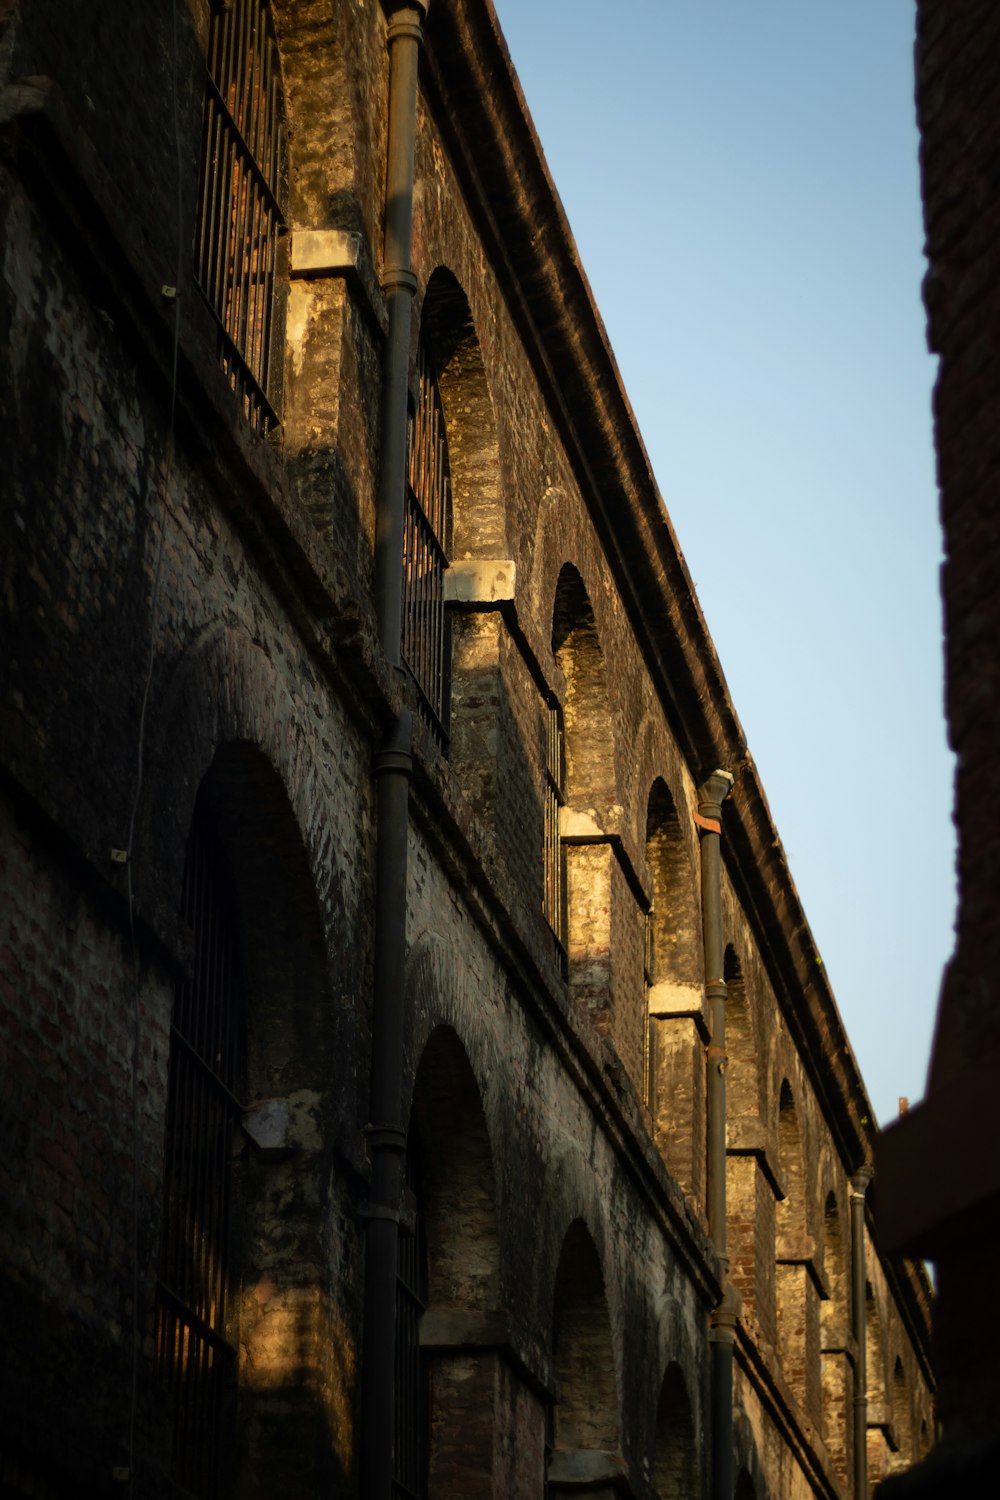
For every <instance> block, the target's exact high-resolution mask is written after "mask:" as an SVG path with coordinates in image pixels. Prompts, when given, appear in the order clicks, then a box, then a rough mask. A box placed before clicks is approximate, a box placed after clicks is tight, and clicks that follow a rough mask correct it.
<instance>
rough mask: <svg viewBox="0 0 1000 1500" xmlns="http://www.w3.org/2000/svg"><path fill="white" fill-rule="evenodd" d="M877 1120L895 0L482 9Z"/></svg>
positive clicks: (929, 895)
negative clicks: (516, 85)
mask: <svg viewBox="0 0 1000 1500" xmlns="http://www.w3.org/2000/svg"><path fill="white" fill-rule="evenodd" d="M495 3H496V8H497V12H498V15H499V17H500V23H501V25H502V27H503V29H504V33H505V35H506V37H507V41H508V45H509V47H510V51H511V55H512V57H513V60H514V65H515V67H516V69H517V72H518V75H519V77H520V79H521V83H522V86H523V88H524V92H525V95H526V97H527V100H528V105H529V108H530V109H531V112H532V115H533V117H534V120H535V124H536V126H537V128H538V132H539V135H540V137H541V140H542V144H543V147H544V149H545V153H546V156H547V159H548V163H549V167H550V169H551V171H552V175H553V177H554V179H555V183H556V186H557V188H558V189H559V192H560V194H561V196H562V200H563V203H564V205H565V207H566V211H567V214H568V216H569V221H570V224H571V225H572V227H573V231H574V234H575V235H576V239H577V242H578V244H579V247H580V251H581V255H582V257H583V262H584V265H585V267H586V270H587V274H588V276H589V278H590V283H591V286H592V287H593V291H594V296H595V298H596V301H597V305H598V307H599V308H600V310H601V313H602V315H603V317H604V321H605V324H606V327H607V330H608V334H609V337H610V340H611V344H612V347H613V349H614V351H615V355H616V357H617V360H618V364H619V367H620V369H621V372H622V376H623V379H624V382H625V387H626V389H627V391H628V393H629V396H630V397H631V400H632V404H633V407H634V410H635V413H636V416H637V418H638V422H639V427H640V429H641V431H642V434H643V437H644V439H645V442H646V446H647V449H648V451H649V454H650V457H651V460H652V463H653V468H654V470H655V473H656V476H657V480H658V482H659V486H660V490H661V492H662V494H663V497H664V500H665V503H666V505H667V508H668V510H669V512H670V514H671V516H672V518H673V522H674V525H675V527H676V530H677V534H678V537H679V539H680V544H681V546H682V548H683V549H684V552H685V555H686V557H687V561H688V565H689V567H690V570H691V574H692V577H693V578H694V580H695V583H696V586H697V590H698V594H699V597H700V599H701V603H702V606H703V608H704V611H705V614H706V617H707V619H708V624H709V628H710V629H711V631H712V634H713V636H714V638H715V642H716V646H717V647H718V651H719V655H720V657H721V660H722V665H723V668H724V670H725V673H726V677H727V679H728V682H729V686H730V689H731V691H732V695H733V699H734V702H735V704H736V708H737V711H738V713H739V715H740V718H741V720H742V722H743V726H744V729H745V730H746V735H747V739H748V742H749V745H750V750H751V753H752V754H753V756H754V758H755V760H756V762H757V765H758V768H759V771H760V775H761V778H762V781H763V784H764V787H765V790H766V792H767V795H768V799H769V801H770V804H771V810H772V813H773V815H774V818H775V821H776V823H777V826H778V829H779V832H780V834H781V837H782V840H783V842H784V845H785V849H786V852H787V854H788V859H789V863H790V866H791V870H792V873H793V876H794V878H795V881H796V884H797V886H798V889H799V894H800V896H801V899H802V902H803V905H804V907H805V910H806V915H807V917H808V919H809V923H810V926H811V927H812V930H813V934H814V936H815V939H816V942H817V944H818V946H819V949H820V952H821V953H822V955H823V957H824V961H825V963H826V967H827V971H828V973H829V975H830V978H831V981H832V984H833V987H834V992H835V994H836V996H837V1002H838V1004H839V1006H840V1010H841V1014H842V1015H843V1018H844V1021H845V1024H846V1027H847V1031H848V1034H849V1036H850V1038H851V1041H852V1043H853V1045H854V1048H855V1051H856V1053H857V1055H858V1059H859V1061H860V1064H861V1068H862V1072H863V1073H864V1077H865V1081H866V1084H867V1086H868V1090H869V1093H870V1094H871V1097H872V1101H873V1103H874V1106H875V1110H876V1113H877V1115H878V1117H879V1118H880V1120H882V1122H883V1123H885V1121H886V1120H887V1119H889V1118H891V1117H892V1116H893V1115H894V1114H895V1112H896V1101H897V1097H898V1096H899V1095H901V1094H905V1095H908V1096H909V1097H910V1099H911V1101H913V1100H915V1099H917V1098H919V1097H920V1096H921V1095H922V1093H923V1091H924V1084H925V1076H926V1068H927V1059H928V1052H929V1047H930V1040H931V1033H932V1027H933V1017H934V1011H935V1007H936V1003H937V994H938V989H939V985H940V980H941V972H942V968H943V965H944V963H945V960H946V959H947V957H948V955H949V953H950V951H951V947H952V940H953V933H952V923H953V917H954V903H955V893H954V873H953V872H954V837H953V831H952V825H951V799H952V760H951V755H950V752H949V751H948V749H947V745H946V738H945V728H944V720H943V709H942V700H943V686H942V642H941V607H940V597H939V590H938V570H939V567H940V560H941V536H940V529H939V525H938V519H937V490H936V484H935V475H934V457H933V450H932V442H931V404H930V403H931V387H932V384H933V380H934V375H935V362H934V361H933V360H932V359H931V358H930V357H929V355H928V354H927V352H926V345H925V341H924V314H923V308H922V305H921V302H920V282H921V278H922V276H923V272H924V261H923V252H922V246H923V228H922V222H921V216H920V198H919V179H918V169H917V144H918V142H917V131H916V124H915V119H914V108H913V26H914V16H913V3H912V0H837V3H836V4H832V3H829V0H825V3H820V0H758V3H756V4H750V3H749V0H617V3H615V4H613V5H612V4H608V3H603V4H598V3H597V0H495Z"/></svg>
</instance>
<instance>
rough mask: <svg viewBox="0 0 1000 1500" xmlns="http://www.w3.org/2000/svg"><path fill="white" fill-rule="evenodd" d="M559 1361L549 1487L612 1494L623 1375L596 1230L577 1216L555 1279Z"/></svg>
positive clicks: (617, 1461) (554, 1318)
mask: <svg viewBox="0 0 1000 1500" xmlns="http://www.w3.org/2000/svg"><path fill="white" fill-rule="evenodd" d="M552 1361H553V1365H554V1368H555V1373H556V1378H557V1380H558V1391H559V1399H558V1400H557V1402H556V1404H555V1406H554V1408H553V1411H552V1425H551V1437H550V1450H551V1451H550V1455H549V1464H548V1482H549V1487H550V1489H551V1490H552V1491H554V1492H560V1491H561V1490H562V1489H563V1488H578V1487H579V1483H580V1476H581V1475H586V1476H587V1477H588V1479H589V1481H590V1484H589V1485H588V1490H589V1493H591V1494H594V1495H597V1496H600V1497H601V1500H605V1497H607V1500H610V1497H611V1496H612V1494H613V1493H614V1482H615V1480H616V1479H618V1478H620V1475H621V1470H622V1462H621V1457H620V1444H621V1423H620V1414H619V1412H620V1408H619V1398H618V1378H617V1371H616V1365H615V1356H614V1344H613V1341H612V1337H611V1320H610V1317H609V1315H608V1303H607V1297H606V1294H605V1289H604V1273H603V1270H602V1268H601V1262H600V1258H599V1256H598V1254H597V1249H596V1247H595V1245H594V1242H593V1240H592V1239H591V1237H590V1233H589V1231H588V1229H587V1227H586V1225H585V1224H584V1222H583V1220H582V1219H575V1220H574V1221H573V1223H572V1224H571V1225H570V1227H569V1230H568V1231H567V1234H566V1237H565V1239H564V1240H563V1244H562V1251H561V1253H560V1256H559V1266H558V1270H557V1272H556V1280H555V1299H554V1304H553V1316H552Z"/></svg>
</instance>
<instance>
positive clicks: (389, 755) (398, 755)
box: [372, 749, 413, 780]
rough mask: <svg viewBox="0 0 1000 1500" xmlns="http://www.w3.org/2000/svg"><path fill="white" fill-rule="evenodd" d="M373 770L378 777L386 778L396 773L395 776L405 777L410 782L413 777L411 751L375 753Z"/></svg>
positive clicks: (382, 751) (390, 750)
mask: <svg viewBox="0 0 1000 1500" xmlns="http://www.w3.org/2000/svg"><path fill="white" fill-rule="evenodd" d="M372 770H373V773H374V775H376V776H386V775H388V774H391V773H395V775H397V776H405V777H406V778H407V780H409V778H410V777H411V776H412V775H413V756H412V755H411V754H410V752H409V750H394V749H389V750H378V751H376V753H375V759H374V761H373V763H372Z"/></svg>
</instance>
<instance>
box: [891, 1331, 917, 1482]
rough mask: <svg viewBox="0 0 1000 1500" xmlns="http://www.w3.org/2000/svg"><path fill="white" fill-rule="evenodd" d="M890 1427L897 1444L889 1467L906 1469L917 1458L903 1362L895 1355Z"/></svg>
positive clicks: (911, 1411)
mask: <svg viewBox="0 0 1000 1500" xmlns="http://www.w3.org/2000/svg"><path fill="white" fill-rule="evenodd" d="M892 1425H893V1427H894V1429H895V1435H896V1442H897V1444H898V1449H897V1452H896V1453H895V1455H894V1457H893V1460H892V1463H891V1465H890V1467H891V1468H892V1469H894V1470H895V1469H908V1468H909V1467H910V1465H911V1464H912V1463H913V1462H914V1461H915V1460H916V1458H917V1457H918V1456H919V1455H918V1454H917V1453H916V1451H915V1450H914V1444H913V1409H912V1406H911V1403H910V1388H909V1384H908V1382H907V1379H906V1371H905V1369H904V1368H903V1361H902V1359H901V1358H900V1356H899V1355H898V1354H897V1356H896V1360H895V1363H894V1365H893V1367H892Z"/></svg>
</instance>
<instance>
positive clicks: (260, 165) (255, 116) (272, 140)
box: [195, 0, 284, 431]
mask: <svg viewBox="0 0 1000 1500" xmlns="http://www.w3.org/2000/svg"><path fill="white" fill-rule="evenodd" d="M207 73H208V78H207V83H206V88H205V106H204V131H203V137H202V168H201V185H200V190H199V198H198V226H197V231H196V236H195V246H196V251H195V280H196V282H197V284H198V286H199V288H200V290H201V292H202V294H203V296H204V297H205V300H206V301H207V302H208V305H209V306H210V307H211V309H212V311H213V313H214V314H215V319H216V324H217V328H218V334H219V357H220V361H221V363H222V367H223V369H224V370H225V372H226V374H227V376H228V377H229V383H230V386H231V387H232V389H233V390H234V391H235V392H236V394H237V396H238V397H239V399H240V401H241V404H242V406H243V410H244V413H245V414H246V416H247V418H248V420H249V422H250V424H251V426H252V427H253V428H254V429H255V430H257V431H267V430H268V429H269V428H271V427H273V426H274V425H275V424H276V423H277V420H278V418H277V414H276V412H275V409H274V405H273V403H272V401H271V399H270V396H269V388H270V381H271V357H272V350H271V343H272V337H273V319H272V312H273V304H274V296H275V280H276V270H277V242H278V235H279V233H280V232H281V230H282V229H283V228H284V213H283V209H282V206H281V171H282V159H283V149H284V145H283V141H284V137H283V120H282V113H283V101H282V87H281V67H280V60H279V57H278V49H277V42H276V39H275V35H274V22H273V18H272V14H271V8H270V4H269V0H230V3H221V4H220V3H218V0H217V3H216V4H214V5H213V9H212V18H211V27H210V32H209V46H208V57H207Z"/></svg>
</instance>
